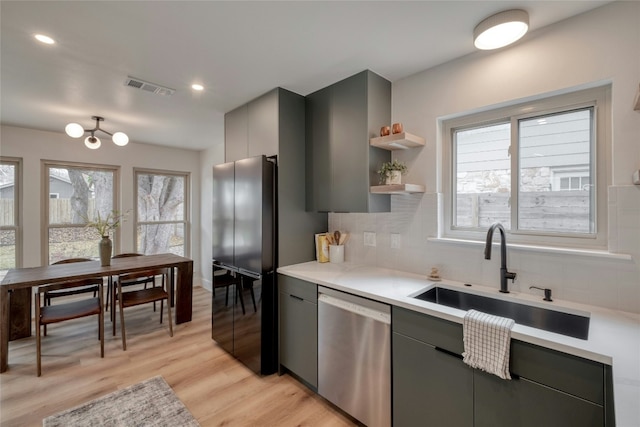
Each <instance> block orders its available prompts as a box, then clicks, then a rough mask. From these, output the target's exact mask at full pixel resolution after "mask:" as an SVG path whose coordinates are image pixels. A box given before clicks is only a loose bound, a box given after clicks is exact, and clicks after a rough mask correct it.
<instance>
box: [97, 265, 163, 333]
mask: <svg viewBox="0 0 640 427" xmlns="http://www.w3.org/2000/svg"><path fill="white" fill-rule="evenodd" d="M142 255H143V254H139V253H137V252H125V253H122V254H117V255H114V256H112V257H111V259H117V258H129V257H134V256H142ZM116 277H117V276H109V278H108V280H107V302H106V304H105V309H106V310H109V301H110V300H111V296H112V294H113V292H114V290H113V282H114V280H115V278H116ZM153 279H154V278H153V277H149V278H148V280H147V281H141V282H140V283H144V284H145V285H144V286H145V288H146V287H147V284H148V283H153ZM132 285H135V283H132ZM155 308H156V307H155V304H154V306H153V309H154V311H155ZM114 313H115V312H114V311H113V310H111V321H112V322H113V318H114V315H115V314H114Z"/></svg>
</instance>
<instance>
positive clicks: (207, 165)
mask: <svg viewBox="0 0 640 427" xmlns="http://www.w3.org/2000/svg"><path fill="white" fill-rule="evenodd" d="M220 163H224V135H221V136H220V141H219V143H218V144H217V145H216V146H214V147H213V148H209V149H208V150H205V151H202V152H200V171H201V184H200V189H201V195H200V200H202V215H201V216H200V218H201V221H202V227H201V234H200V243H201V248H200V260H201V264H202V286H203V287H204V288H206V289H208V290H211V259H212V254H211V250H212V241H211V227H212V224H213V216H212V215H211V213H212V210H211V206H212V205H211V203H212V202H213V200H212V195H213V173H212V171H213V166H214V165H217V164H220Z"/></svg>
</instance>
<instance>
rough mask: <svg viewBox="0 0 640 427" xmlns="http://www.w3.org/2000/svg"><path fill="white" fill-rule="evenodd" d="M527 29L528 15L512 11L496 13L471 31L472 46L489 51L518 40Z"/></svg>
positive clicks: (523, 12)
mask: <svg viewBox="0 0 640 427" xmlns="http://www.w3.org/2000/svg"><path fill="white" fill-rule="evenodd" d="M528 29H529V14H528V13H527V12H526V11H524V10H519V9H514V10H505V11H504V12H500V13H496V14H495V15H492V16H490V17H488V18H487V19H485V20H484V21H482V22H481V23H479V24H478V26H477V27H476V28H475V30H473V44H474V45H475V47H477V48H478V49H482V50H491V49H498V48H501V47H504V46H507V45H509V44H511V43H514V42H515V41H517V40H519V39H520V38H521V37H522V36H524V35H525V34H526V33H527V30H528Z"/></svg>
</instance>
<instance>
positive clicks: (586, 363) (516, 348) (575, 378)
mask: <svg viewBox="0 0 640 427" xmlns="http://www.w3.org/2000/svg"><path fill="white" fill-rule="evenodd" d="M510 363H511V366H510V371H511V372H512V373H514V374H515V375H518V376H521V377H524V378H528V379H530V380H532V381H536V382H538V383H540V384H544V385H547V386H549V387H553V388H555V389H557V390H562V391H564V392H566V393H569V394H572V395H574V396H578V397H581V398H583V399H586V400H588V401H590V402H594V403H597V404H598V405H604V365H603V364H602V363H598V362H594V361H592V360H587V359H583V358H581V357H577V356H573V355H570V354H566V353H561V352H559V351H555V350H551V349H548V348H544V347H540V346H537V345H534V344H529V343H526V342H522V341H518V340H512V341H511V360H510Z"/></svg>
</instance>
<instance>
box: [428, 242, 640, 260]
mask: <svg viewBox="0 0 640 427" xmlns="http://www.w3.org/2000/svg"><path fill="white" fill-rule="evenodd" d="M427 240H428V241H429V242H435V243H446V244H452V245H469V246H484V245H485V242H480V241H476V240H464V239H452V238H448V237H429V238H428V239H427ZM495 244H497V243H494V245H495ZM507 246H508V247H509V250H517V251H523V252H542V253H547V254H563V255H576V256H585V257H595V258H607V259H615V260H621V261H632V260H633V257H632V256H631V255H629V254H616V253H612V252H608V251H601V250H597V249H577V248H559V247H556V246H534V245H523V244H518V243H515V244H513V243H509V244H508V245H507Z"/></svg>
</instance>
